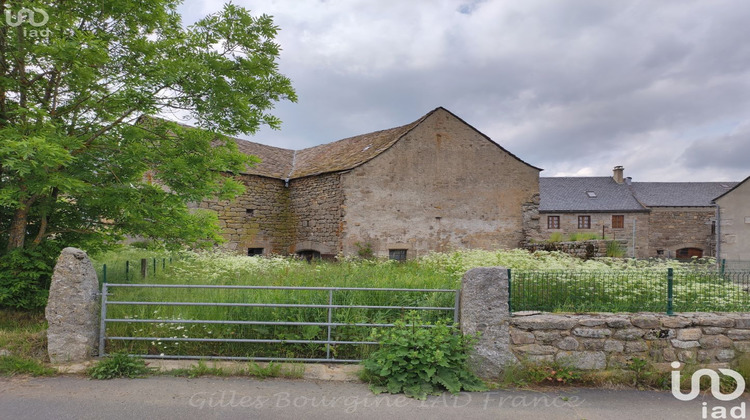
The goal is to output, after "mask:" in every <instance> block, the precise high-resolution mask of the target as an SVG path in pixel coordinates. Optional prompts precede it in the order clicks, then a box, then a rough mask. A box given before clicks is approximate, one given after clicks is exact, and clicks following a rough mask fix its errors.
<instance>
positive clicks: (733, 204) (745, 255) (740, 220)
mask: <svg viewBox="0 0 750 420" xmlns="http://www.w3.org/2000/svg"><path fill="white" fill-rule="evenodd" d="M716 204H717V205H718V207H719V226H718V232H717V233H718V234H719V235H720V237H721V244H720V245H719V253H721V258H722V259H727V260H735V261H750V178H747V179H745V180H744V181H743V182H742V183H740V184H739V185H738V186H736V187H735V188H734V189H732V190H731V191H730V192H728V193H727V194H725V195H723V196H722V197H721V198H719V199H717V200H716Z"/></svg>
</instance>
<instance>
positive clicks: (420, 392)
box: [362, 313, 487, 400]
mask: <svg viewBox="0 0 750 420" xmlns="http://www.w3.org/2000/svg"><path fill="white" fill-rule="evenodd" d="M421 324H422V320H421V318H420V317H419V316H418V315H416V314H415V313H410V314H409V323H408V324H407V323H406V322H405V321H404V320H403V319H402V320H399V321H396V322H395V326H394V327H393V328H391V329H387V330H384V331H381V332H375V333H373V338H374V339H376V340H380V342H381V343H380V347H379V348H378V349H377V350H376V351H375V352H373V353H372V354H371V355H370V357H369V358H368V359H366V360H365V361H364V362H363V365H364V372H363V375H362V376H363V379H365V380H367V381H369V382H370V390H372V392H374V393H375V394H379V393H381V392H388V393H391V394H397V393H400V392H403V393H404V394H406V395H407V396H408V397H412V398H416V399H420V400H424V399H426V398H427V395H428V394H431V395H435V394H439V393H440V392H442V389H446V390H448V391H449V392H451V393H452V394H454V395H455V394H458V393H459V392H460V391H461V390H465V391H483V390H486V389H487V388H486V386H485V385H484V383H482V381H481V380H480V379H479V378H477V377H476V375H474V374H473V373H472V372H471V371H469V369H468V367H467V363H466V362H467V359H468V352H469V351H470V350H471V349H472V344H473V343H474V339H475V337H472V336H464V335H461V333H460V332H459V331H457V330H456V328H455V327H449V326H447V325H446V324H445V323H444V322H438V323H436V324H434V326H432V327H431V328H424V327H419V325H421Z"/></svg>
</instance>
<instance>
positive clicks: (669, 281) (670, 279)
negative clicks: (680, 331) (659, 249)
mask: <svg viewBox="0 0 750 420" xmlns="http://www.w3.org/2000/svg"><path fill="white" fill-rule="evenodd" d="M673 283H674V270H673V269H672V268H668V269H667V315H674V311H673V310H672V303H673V300H674V295H673V289H674V284H673Z"/></svg>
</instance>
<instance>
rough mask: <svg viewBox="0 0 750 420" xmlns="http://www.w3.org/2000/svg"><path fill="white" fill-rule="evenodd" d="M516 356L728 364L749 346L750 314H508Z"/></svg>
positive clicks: (579, 363)
mask: <svg viewBox="0 0 750 420" xmlns="http://www.w3.org/2000/svg"><path fill="white" fill-rule="evenodd" d="M509 322H510V329H509V330H510V337H511V346H510V348H511V350H512V351H513V353H514V355H515V356H516V357H518V358H519V359H528V360H541V361H567V362H568V363H571V364H572V365H573V366H575V367H577V368H579V369H605V368H621V367H624V366H625V365H626V364H627V363H628V362H629V361H630V360H632V359H633V358H636V357H637V358H640V359H645V360H649V361H650V362H652V363H655V364H660V363H665V364H668V363H670V362H673V361H676V360H677V361H680V362H683V363H688V362H697V363H700V364H705V365H716V364H728V363H729V362H731V361H732V360H733V359H734V358H735V357H737V356H738V355H739V354H740V353H745V352H748V351H750V314H748V313H721V314H719V313H680V314H679V315H676V316H668V315H666V314H655V313H634V314H608V313H602V314H586V315H571V314H538V315H530V316H523V315H514V316H513V317H511V318H510V321H509Z"/></svg>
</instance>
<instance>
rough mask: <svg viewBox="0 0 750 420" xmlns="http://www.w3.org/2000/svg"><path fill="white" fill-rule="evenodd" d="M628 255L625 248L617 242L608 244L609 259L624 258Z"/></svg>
mask: <svg viewBox="0 0 750 420" xmlns="http://www.w3.org/2000/svg"><path fill="white" fill-rule="evenodd" d="M625 254H626V250H625V248H623V247H622V245H621V244H620V243H619V242H617V241H608V242H607V257H609V258H622V257H624V256H625Z"/></svg>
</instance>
